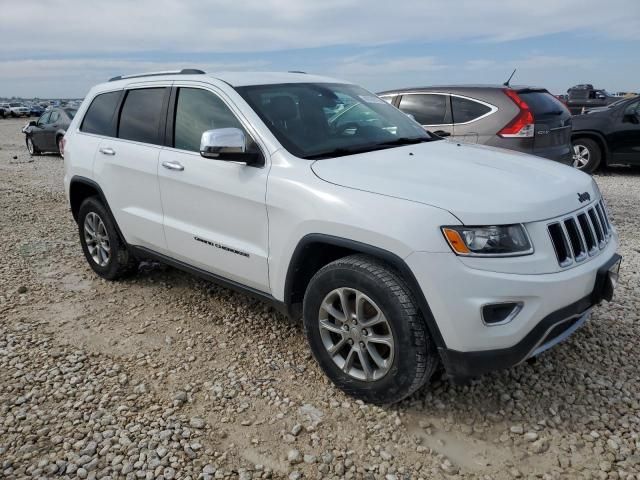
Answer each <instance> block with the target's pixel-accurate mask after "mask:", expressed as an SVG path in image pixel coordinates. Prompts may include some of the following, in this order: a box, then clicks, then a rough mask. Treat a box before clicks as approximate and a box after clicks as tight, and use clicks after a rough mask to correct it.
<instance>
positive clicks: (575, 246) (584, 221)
mask: <svg viewBox="0 0 640 480" xmlns="http://www.w3.org/2000/svg"><path fill="white" fill-rule="evenodd" d="M548 230H549V236H550V237H551V242H552V243H553V248H554V249H555V252H556V257H557V258H558V263H559V264H560V266H561V267H568V266H569V265H571V264H572V263H574V262H576V263H580V262H582V261H584V260H585V259H587V258H589V257H591V256H593V255H595V254H596V253H598V252H599V251H600V250H601V249H603V248H604V247H605V246H606V245H607V243H609V239H610V238H611V223H610V222H609V217H608V216H607V209H606V208H605V206H604V202H603V201H602V200H600V201H599V202H598V203H596V204H594V205H592V206H590V207H588V208H585V209H584V210H579V211H578V212H576V213H574V214H571V215H570V216H567V217H565V218H563V219H562V220H558V221H555V222H552V223H550V224H549V226H548Z"/></svg>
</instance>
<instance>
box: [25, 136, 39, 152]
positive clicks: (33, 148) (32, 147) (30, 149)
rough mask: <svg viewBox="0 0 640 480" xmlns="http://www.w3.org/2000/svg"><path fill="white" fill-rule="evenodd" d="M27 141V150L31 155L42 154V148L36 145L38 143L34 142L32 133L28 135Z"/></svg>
mask: <svg viewBox="0 0 640 480" xmlns="http://www.w3.org/2000/svg"><path fill="white" fill-rule="evenodd" d="M26 143H27V151H28V152H29V155H31V156H34V155H36V156H37V155H40V150H38V147H36V145H35V144H34V143H33V138H31V135H27V138H26Z"/></svg>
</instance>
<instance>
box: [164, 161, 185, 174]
mask: <svg viewBox="0 0 640 480" xmlns="http://www.w3.org/2000/svg"><path fill="white" fill-rule="evenodd" d="M162 166H163V167H164V168H167V169H169V170H176V171H178V172H181V171H183V170H184V167H183V166H182V164H181V163H180V162H162Z"/></svg>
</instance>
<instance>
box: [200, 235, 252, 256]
mask: <svg viewBox="0 0 640 480" xmlns="http://www.w3.org/2000/svg"><path fill="white" fill-rule="evenodd" d="M193 238H194V239H195V240H196V241H198V242H202V243H206V244H207V245H211V246H212V247H216V248H219V249H220V250H224V251H226V252H230V253H235V254H236V255H240V256H242V257H247V258H249V257H250V255H249V254H248V253H247V252H243V251H241V250H236V249H235V248H231V247H227V246H226V245H222V244H221V243H218V242H211V241H209V240H205V239H204V238H200V237H193Z"/></svg>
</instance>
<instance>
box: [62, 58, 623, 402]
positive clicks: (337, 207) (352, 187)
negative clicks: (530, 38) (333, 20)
mask: <svg viewBox="0 0 640 480" xmlns="http://www.w3.org/2000/svg"><path fill="white" fill-rule="evenodd" d="M65 140H66V145H65V147H64V162H65V187H66V191H67V194H68V198H69V202H70V206H71V211H72V213H73V217H74V218H75V220H76V221H77V223H78V226H79V234H80V242H81V244H82V248H83V250H84V254H85V256H86V258H87V261H88V262H89V264H90V265H91V268H93V270H94V271H95V272H96V273H97V274H98V275H100V276H101V277H103V278H106V279H109V280H115V279H118V278H121V277H123V276H124V275H125V274H128V273H131V272H133V271H135V269H136V265H137V261H138V260H139V259H144V258H150V259H155V260H159V261H162V262H165V263H167V264H170V265H173V266H175V267H178V268H181V269H184V270H187V271H189V272H193V273H194V274H197V275H200V276H202V277H204V278H207V279H212V280H215V281H218V282H221V283H223V284H225V285H228V286H230V287H235V288H239V289H242V290H244V291H247V292H250V293H251V294H253V295H256V296H258V297H260V298H262V299H265V300H268V301H270V302H272V303H273V304H274V305H276V306H278V307H279V308H280V310H282V311H283V312H286V313H287V314H288V315H290V316H292V317H298V318H299V316H300V315H302V317H303V321H304V327H305V332H306V335H307V338H308V341H309V344H310V348H311V350H312V352H313V355H314V356H315V358H316V360H317V361H318V363H319V364H320V366H321V367H322V369H323V370H324V371H325V373H326V374H327V375H328V376H329V377H330V378H331V380H332V381H333V382H335V384H336V385H337V386H338V387H340V388H341V389H343V390H344V391H345V392H347V393H349V394H351V395H353V396H355V397H358V398H362V399H364V400H367V401H371V402H376V403H387V402H394V401H397V400H400V399H402V398H403V397H405V396H407V395H409V394H410V393H412V392H414V391H415V390H416V389H418V388H419V387H420V386H422V385H423V384H425V382H426V381H427V380H428V379H429V377H430V376H431V374H432V373H433V372H434V370H435V368H436V367H437V365H438V364H439V363H440V362H441V363H442V364H443V365H444V368H445V369H446V371H447V372H448V373H449V375H450V376H451V377H453V378H454V379H466V378H469V377H472V376H476V375H479V374H482V373H485V372H488V371H490V370H494V369H498V368H506V367H510V366H513V365H515V364H518V363H520V362H523V361H525V360H527V359H528V358H531V357H533V356H536V355H538V354H539V353H541V352H542V351H544V350H546V349H547V348H549V347H551V346H553V345H555V344H556V343H558V342H559V341H561V340H563V339H565V338H566V337H567V336H568V335H570V334H571V333H572V332H573V331H575V330H576V329H577V328H578V327H579V326H581V325H582V324H583V323H584V322H585V320H586V319H587V318H588V316H589V312H590V310H591V308H592V307H593V306H594V305H596V304H598V303H600V302H601V300H602V299H607V300H609V299H610V298H611V295H612V293H613V287H614V285H615V282H616V279H617V273H618V267H619V263H620V257H619V256H618V255H617V254H616V248H617V246H618V237H617V234H616V230H615V228H614V227H613V226H612V225H611V223H610V222H609V218H608V216H607V210H606V208H605V205H604V202H603V200H602V197H601V195H600V192H599V190H598V187H597V186H596V184H595V182H594V181H593V180H592V179H591V177H589V176H588V175H586V174H584V173H581V172H579V171H576V170H574V169H572V168H569V167H565V166H563V165H559V164H557V163H554V162H551V161H545V160H541V159H539V158H534V157H531V156H528V155H525V154H518V153H514V152H507V151H502V150H499V149H493V148H488V147H481V146H462V145H460V144H458V143H455V142H449V141H445V140H441V139H440V138H438V137H436V136H434V135H431V134H429V133H427V132H425V130H424V129H423V128H422V127H421V126H420V125H419V124H418V123H416V122H415V121H413V120H412V119H411V118H409V117H408V116H407V115H405V114H403V113H402V112H400V111H399V110H397V109H396V108H394V107H393V106H391V105H389V104H387V103H386V102H384V101H383V100H381V99H380V98H378V97H377V96H375V95H374V94H372V93H370V92H368V91H366V90H364V89H362V88H360V87H358V86H356V85H353V84H350V83H346V82H342V81H339V80H334V79H330V78H324V77H318V76H312V75H307V74H304V73H224V74H223V73H221V74H217V75H208V74H204V73H203V72H200V71H197V70H182V71H180V72H165V73H159V74H146V75H136V76H130V77H116V78H114V79H112V80H111V81H109V82H107V83H104V84H101V85H98V86H96V87H94V88H93V89H92V90H91V92H90V93H89V94H88V95H87V97H86V99H85V101H84V102H83V104H82V106H81V107H80V109H79V111H78V113H77V115H76V116H75V118H74V119H73V122H72V123H71V126H70V127H69V129H68V130H67V133H66V136H65Z"/></svg>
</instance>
